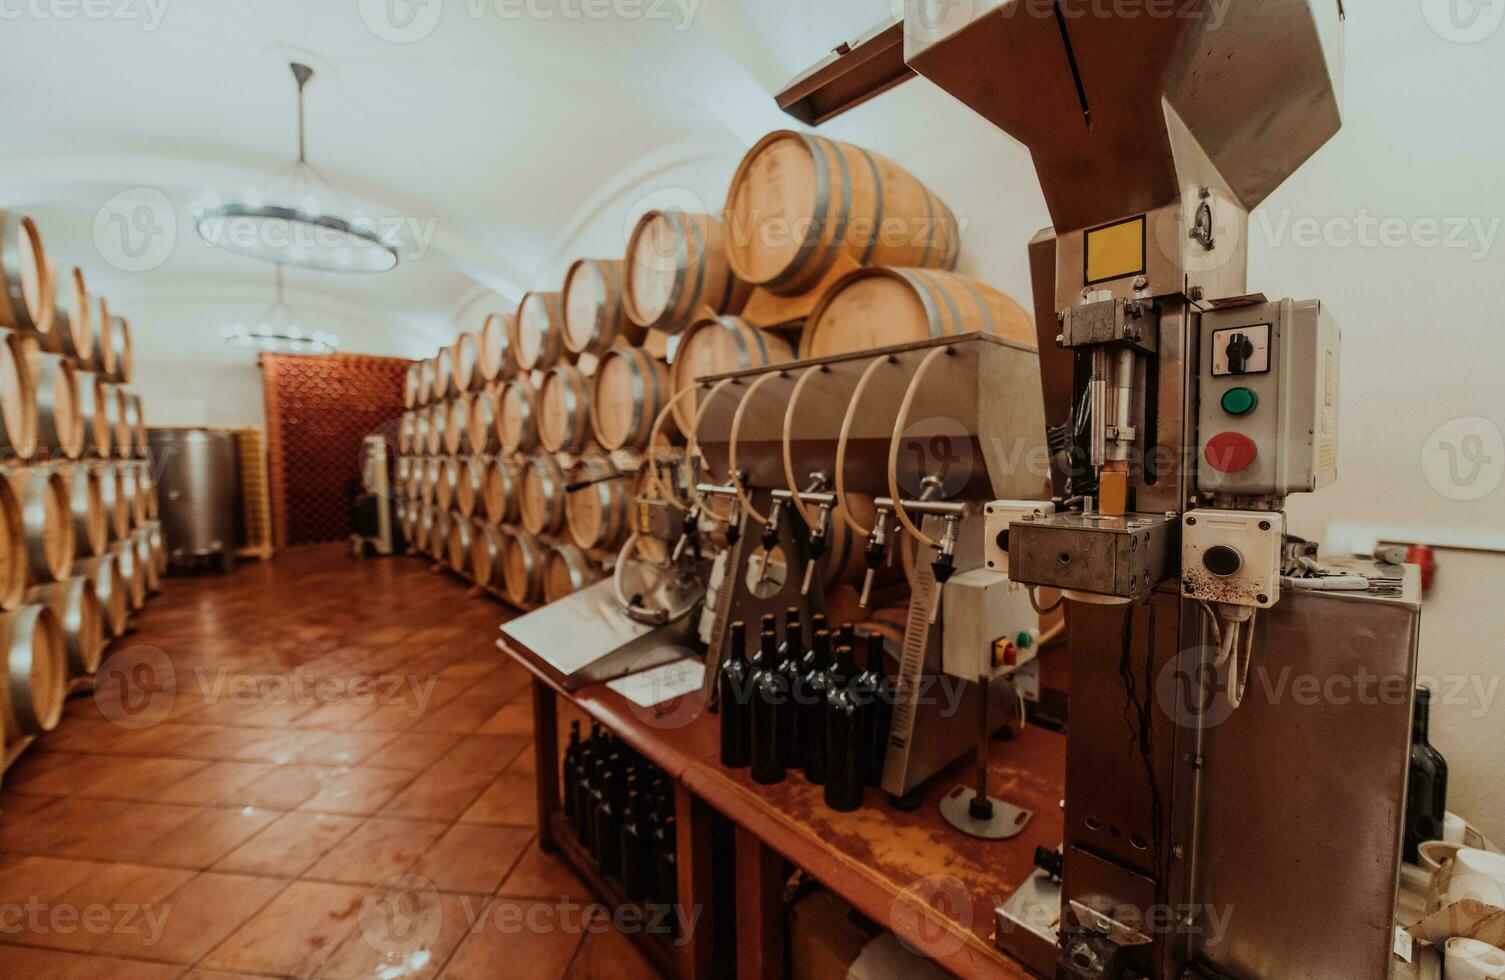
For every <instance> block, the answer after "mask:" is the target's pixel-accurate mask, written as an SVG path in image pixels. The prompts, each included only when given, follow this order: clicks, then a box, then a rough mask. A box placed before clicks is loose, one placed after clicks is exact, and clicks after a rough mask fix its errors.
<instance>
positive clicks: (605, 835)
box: [591, 769, 622, 874]
mask: <svg viewBox="0 0 1505 980" xmlns="http://www.w3.org/2000/svg"><path fill="white" fill-rule="evenodd" d="M621 782H622V781H621V777H620V776H619V775H618V774H617V773H616V772H615V771H614V770H611V769H608V770H606V771H605V772H604V773H602V774H601V791H600V792H601V795H600V802H599V803H597V804H596V812H595V814H594V815H593V818H594V820H595V822H596V826H595V828H594V830H593V831H592V832H591V838H592V840H593V841H594V842H595V856H596V867H597V868H599V869H600V870H601V872H602V873H603V874H612V873H613V872H615V871H616V870H617V868H619V867H620V866H621V864H622V852H621V849H620V848H621V843H622V835H621V831H620V830H619V829H618V827H617V813H618V812H619V811H618V809H617V799H618V793H619V792H620V787H621Z"/></svg>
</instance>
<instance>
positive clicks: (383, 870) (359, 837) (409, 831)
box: [303, 817, 445, 885]
mask: <svg viewBox="0 0 1505 980" xmlns="http://www.w3.org/2000/svg"><path fill="white" fill-rule="evenodd" d="M444 829H445V824H443V823H438V822H435V821H418V820H393V819H388V818H381V817H374V818H372V819H369V820H367V821H366V822H365V823H363V824H361V825H360V827H358V828H357V829H356V830H355V831H354V832H353V833H351V834H350V836H348V837H346V838H345V839H344V840H342V841H340V843H338V844H336V845H335V846H334V848H333V849H331V850H330V851H329V852H328V853H327V854H325V855H324V856H323V857H322V858H320V859H319V860H318V862H317V863H315V864H314V866H313V867H311V868H309V869H308V870H307V871H305V872H303V877H304V878H306V879H310V880H314V881H338V882H342V883H345V884H350V885H375V884H378V883H380V882H381V881H383V880H384V879H386V878H390V877H391V876H393V875H395V874H397V873H399V872H402V871H406V870H407V869H408V868H409V867H411V866H412V865H413V863H414V862H415V861H417V860H418V858H419V856H420V855H422V854H423V853H424V852H425V851H427V850H428V849H429V846H430V845H431V844H433V843H434V841H436V840H438V839H439V836H440V835H441V834H443V833H444Z"/></svg>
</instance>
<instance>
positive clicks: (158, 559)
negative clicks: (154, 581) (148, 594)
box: [146, 516, 167, 576]
mask: <svg viewBox="0 0 1505 980" xmlns="http://www.w3.org/2000/svg"><path fill="white" fill-rule="evenodd" d="M146 542H147V544H149V545H151V549H152V564H153V565H155V566H157V574H158V575H159V576H165V575H166V574H167V541H166V540H165V539H164V538H163V537H162V522H161V521H159V520H157V518H156V517H155V516H153V517H152V522H151V524H150V525H148V526H147V529H146Z"/></svg>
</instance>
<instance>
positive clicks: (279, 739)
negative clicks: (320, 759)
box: [234, 728, 334, 766]
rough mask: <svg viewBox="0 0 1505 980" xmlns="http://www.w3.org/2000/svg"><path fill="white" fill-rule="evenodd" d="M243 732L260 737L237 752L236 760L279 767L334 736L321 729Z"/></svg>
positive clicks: (259, 729) (258, 729) (249, 729)
mask: <svg viewBox="0 0 1505 980" xmlns="http://www.w3.org/2000/svg"><path fill="white" fill-rule="evenodd" d="M241 730H242V731H249V732H255V733H256V734H257V735H258V736H259V737H258V738H257V739H256V740H255V741H253V742H251V743H250V744H249V745H246V746H245V747H244V748H242V749H241V750H240V751H239V752H237V753H236V754H235V756H234V758H236V759H239V760H241V761H243V762H272V763H276V764H277V765H279V766H285V765H287V764H288V763H290V762H292V761H293V760H294V759H296V758H297V757H298V756H300V755H302V754H303V753H304V752H307V751H308V750H309V749H311V748H313V747H314V746H315V745H317V744H319V743H320V742H322V741H324V740H325V739H327V738H329V737H330V736H331V735H333V734H334V733H333V732H326V731H324V730H323V729H321V728H292V729H264V728H246V729H241Z"/></svg>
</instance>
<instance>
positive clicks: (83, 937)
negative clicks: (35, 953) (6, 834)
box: [16, 864, 193, 952]
mask: <svg viewBox="0 0 1505 980" xmlns="http://www.w3.org/2000/svg"><path fill="white" fill-rule="evenodd" d="M192 878H193V872H191V871H179V870H174V869H169V868H151V867H146V866H145V865H139V864H105V865H100V866H99V867H98V868H97V870H95V871H94V872H92V873H91V874H90V875H89V876H88V877H86V878H85V879H83V880H82V881H80V882H78V883H77V884H75V885H74V886H73V887H72V888H69V889H68V890H67V891H65V892H62V893H61V894H59V895H57V896H56V897H55V898H53V899H52V901H51V902H49V903H47V907H46V908H45V909H44V910H42V911H41V912H40V913H39V914H38V915H36V916H30V917H29V918H28V922H27V926H26V927H25V928H23V929H22V931H21V932H20V933H18V934H17V936H16V938H17V940H18V941H20V942H24V943H26V944H28V945H31V946H46V947H49V948H52V949H68V950H74V951H76V952H88V951H90V950H93V949H95V948H96V947H98V946H99V945H100V944H101V943H103V942H105V941H106V940H107V939H108V938H109V937H110V936H111V935H115V934H120V933H127V932H129V933H134V932H137V931H139V930H143V929H146V928H147V927H148V923H150V922H152V921H160V920H161V918H162V917H163V916H164V915H166V914H167V910H166V908H165V906H164V900H165V899H166V898H167V896H168V895H171V894H172V893H173V892H174V891H176V890H177V889H178V888H179V887H181V886H182V885H183V884H184V883H186V882H187V881H189V880H190V879H192ZM33 927H35V928H33Z"/></svg>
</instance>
